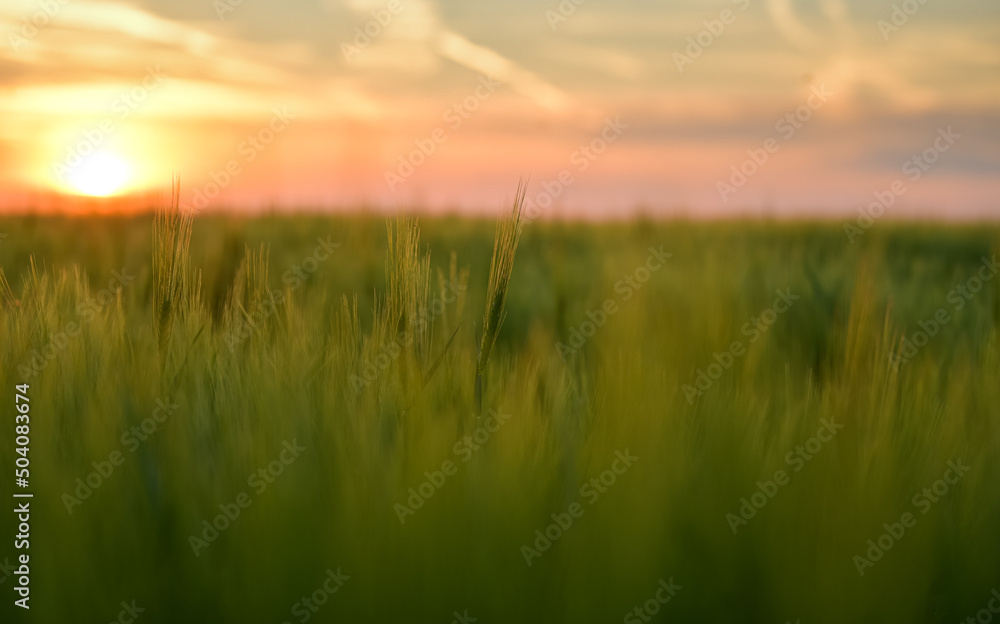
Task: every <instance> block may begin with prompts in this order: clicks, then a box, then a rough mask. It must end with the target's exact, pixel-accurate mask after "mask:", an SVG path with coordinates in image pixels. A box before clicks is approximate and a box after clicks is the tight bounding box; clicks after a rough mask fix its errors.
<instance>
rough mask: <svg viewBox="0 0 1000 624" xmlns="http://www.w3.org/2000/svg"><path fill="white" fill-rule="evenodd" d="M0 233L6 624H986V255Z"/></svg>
mask: <svg viewBox="0 0 1000 624" xmlns="http://www.w3.org/2000/svg"><path fill="white" fill-rule="evenodd" d="M0 232H3V233H5V234H7V236H6V237H5V238H3V239H2V240H0V266H2V269H3V275H4V276H5V277H4V280H3V283H2V285H0V338H2V339H0V361H2V367H0V378H2V382H3V383H2V384H0V388H2V395H0V397H2V398H0V402H2V404H3V405H4V406H5V407H4V409H3V412H4V414H5V419H4V423H3V425H2V430H3V431H4V434H3V444H2V446H0V466H2V473H3V474H4V475H6V476H5V477H4V479H3V480H2V483H3V487H2V488H0V491H2V492H4V493H5V495H6V496H8V497H9V496H10V494H11V493H16V492H19V491H29V492H31V493H33V495H34V498H32V499H31V532H30V551H29V552H30V566H29V567H30V589H31V593H30V596H31V597H30V610H25V609H22V608H18V607H16V606H14V601H15V600H17V599H18V598H19V596H18V593H17V592H16V590H15V589H16V587H17V586H18V583H19V578H20V577H19V576H18V575H17V574H15V569H16V568H17V566H18V564H17V562H16V560H15V550H14V548H13V546H14V545H13V543H12V539H13V536H14V535H15V534H16V533H17V526H16V525H17V516H16V514H12V513H9V512H8V513H5V514H3V519H2V521H0V529H2V531H3V544H4V547H3V549H2V550H0V563H2V562H4V557H6V558H7V563H6V565H5V566H4V567H3V568H2V569H0V572H2V574H0V578H2V579H3V582H2V583H0V589H2V590H3V591H2V595H3V596H4V599H3V606H2V607H0V609H2V611H0V613H3V614H4V615H3V616H2V618H0V619H2V621H4V622H8V621H12V622H13V621H16V622H46V623H47V622H74V623H76V622H80V623H90V622H94V623H105V622H121V623H122V624H127V623H128V622H129V621H133V620H134V621H135V622H138V623H139V624H146V623H148V624H153V623H155V622H165V623H171V624H173V623H188V622H241V623H274V624H281V623H283V622H289V623H293V622H307V621H311V622H371V623H383V622H439V623H441V624H448V623H449V622H471V621H476V622H478V623H479V624H488V623H491V622H496V623H518V622H540V623H541V622H545V623H548V622H626V623H635V622H761V623H774V624H782V623H785V622H801V624H809V623H822V622H829V623H834V622H837V623H846V622H851V623H865V622H872V623H875V622H879V623H882V622H913V623H925V622H926V623H930V622H964V621H966V618H968V617H972V618H973V619H975V618H976V615H977V613H979V614H980V617H981V618H982V617H984V616H983V615H982V612H983V610H985V613H986V615H987V616H989V617H993V613H996V612H991V611H990V606H989V605H991V604H992V605H993V608H996V609H997V611H1000V606H998V605H1000V599H998V598H996V597H997V596H1000V593H998V592H997V590H1000V530H998V529H1000V490H998V483H1000V383H998V381H1000V377H998V373H1000V336H998V328H1000V279H995V277H996V271H997V269H998V268H1000V267H998V266H997V265H996V262H995V259H996V257H997V256H996V254H997V253H998V251H1000V249H998V248H1000V228H998V227H996V226H993V225H974V226H971V225H970V226H958V225H950V226H944V225H940V224H901V223H893V222H890V221H889V220H885V221H882V222H877V223H875V224H873V225H872V226H871V227H870V229H868V230H867V231H865V232H864V233H863V234H861V235H858V236H855V237H854V241H853V243H852V242H851V241H849V239H848V238H849V237H848V236H847V235H846V234H845V231H844V229H843V223H842V222H836V221H829V222H804V221H803V222H776V221H731V222H689V221H683V220H675V221H662V222H658V221H653V220H648V219H640V220H635V221H632V222H622V223H610V224H584V223H567V222H551V221H545V220H534V221H533V220H531V219H530V218H528V217H527V216H526V215H525V213H524V212H523V209H522V207H521V203H520V202H519V201H518V197H517V196H515V197H514V198H513V199H512V200H510V201H508V202H507V204H506V207H504V208H503V210H502V211H501V212H500V218H499V219H498V220H496V221H492V220H486V219H482V220H477V219H471V218H459V217H444V216H442V217H433V218H431V217H421V218H420V219H419V221H417V220H414V219H412V218H405V217H395V216H393V217H390V218H388V219H387V218H386V217H385V216H384V215H378V214H360V213H359V214H354V215H323V216H310V215H306V214H299V215H294V216H288V215H285V216H278V215H263V216H257V217H237V216H220V215H196V216H192V215H189V214H183V213H181V212H178V211H177V210H174V209H172V208H171V207H170V203H169V202H167V203H166V206H165V207H164V208H161V209H160V210H159V211H158V212H157V213H156V214H155V215H154V214H148V215H141V216H134V217H125V216H120V217H86V218H70V217H40V216H34V217H32V216H22V217H10V216H7V217H2V218H0ZM22 384H28V385H29V388H28V389H27V393H26V396H27V398H28V403H27V404H28V405H30V411H29V415H30V423H29V425H30V434H29V435H30V451H29V452H28V459H29V460H30V466H29V471H30V477H29V479H28V480H29V483H30V485H29V486H28V488H26V489H22V488H19V487H18V486H16V485H15V479H14V471H15V465H16V460H17V458H18V457H20V456H21V455H19V454H18V453H17V451H16V446H17V445H16V444H15V431H16V430H15V426H16V423H15V416H16V415H17V413H18V410H17V406H18V405H20V404H22V403H20V402H19V401H21V399H17V398H16V396H15V395H16V394H18V390H17V389H16V387H17V386H19V385H22ZM9 500H10V499H9ZM14 500H21V499H14ZM16 552H22V551H16ZM991 601H992V602H991ZM123 603H124V604H123ZM140 609H141V611H140ZM980 621H984V620H982V619H980Z"/></svg>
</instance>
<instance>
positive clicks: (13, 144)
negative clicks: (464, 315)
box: [0, 0, 1000, 217]
mask: <svg viewBox="0 0 1000 624" xmlns="http://www.w3.org/2000/svg"><path fill="white" fill-rule="evenodd" d="M577 1H578V2H580V0H577ZM904 5H905V7H904ZM895 7H896V8H895V10H894V4H893V2H890V1H888V0H886V1H878V2H862V1H860V0H849V1H848V0H825V1H818V2H804V1H798V2H794V1H793V0H736V1H733V0H713V1H708V2H706V1H703V2H693V1H690V0H673V1H671V2H651V1H648V0H627V1H622V0H616V1H614V2H612V1H610V0H583V1H582V2H580V4H579V5H577V4H575V3H574V2H572V1H571V0H565V2H563V3H562V4H561V5H560V3H559V2H556V1H552V2H541V3H537V2H526V1H521V0H514V1H507V2H497V1H495V2H482V1H480V2H458V1H457V0H391V1H389V0H319V1H309V2H305V1H297V0H296V1H286V2H275V1H266V0H242V1H240V0H229V1H228V2H226V1H225V0H218V1H216V2H212V0H196V1H195V0H173V1H171V2H167V1H166V0H148V1H145V2H131V3H118V2H104V1H101V2H94V1H89V0H64V1H60V0H32V1H21V0H3V2H2V3H0V37H2V39H0V89H2V91H0V206H4V207H8V208H9V207H21V206H22V205H23V204H25V203H44V202H45V201H52V199H51V198H52V197H53V195H54V192H66V193H77V194H86V195H115V194H121V193H142V192H148V191H152V190H157V189H166V188H167V187H168V186H169V182H170V178H171V175H172V174H174V173H177V174H179V175H180V177H181V182H182V186H183V195H184V201H185V203H188V204H192V205H198V206H199V207H201V205H202V204H204V205H206V206H220V205H221V206H230V207H237V208H239V207H248V208H253V207H261V206H269V205H278V206H282V207H287V208H299V207H306V208H324V207H329V206H357V205H361V204H365V205H372V206H380V207H387V208H393V207H396V206H414V205H419V206H423V207H427V208H431V209H452V208H460V209H469V210H477V211H492V210H494V209H495V208H496V207H497V205H498V204H499V202H500V200H502V199H503V198H504V196H509V195H510V194H511V192H512V191H513V189H514V187H515V186H516V184H517V180H518V178H519V177H521V176H530V177H531V189H530V193H529V195H531V196H532V197H536V198H537V197H539V193H544V191H545V189H546V188H549V189H551V194H552V195H553V198H552V201H551V202H549V201H547V200H545V199H542V200H541V201H542V202H544V203H545V204H549V206H548V207H547V208H546V210H547V211H548V212H549V213H550V214H553V215H562V216H575V215H581V216H620V215H628V214H632V213H633V211H635V210H637V209H642V210H644V211H647V212H650V213H653V214H675V213H677V212H681V213H686V214H695V215H709V216H711V215H717V214H722V213H731V212H748V213H750V214H761V213H763V214H788V213H795V214H798V213H799V212H800V211H802V210H808V211H812V213H814V214H824V215H828V214H831V213H849V212H854V211H855V210H856V209H857V207H858V206H860V205H863V204H868V203H870V202H871V201H873V199H872V198H873V197H874V193H876V192H885V191H887V190H888V189H890V188H891V186H892V184H893V182H894V181H896V180H900V181H902V183H903V185H904V187H905V193H903V194H902V196H901V197H899V198H898V201H896V202H894V203H893V205H892V206H891V207H890V208H889V209H888V211H887V212H891V213H892V214H896V215H900V216H903V215H915V214H930V215H935V216H946V217H956V216H983V215H994V214H1000V206H998V204H997V197H998V195H1000V149H998V147H1000V5H998V4H997V3H996V2H995V1H992V0H980V1H965V0H957V1H949V2H945V0H926V2H925V3H924V4H920V3H919V2H918V1H917V0H908V2H907V3H904V2H899V1H897V2H896V3H895ZM904 9H906V10H909V12H910V13H912V15H908V14H907V13H906V11H905V10H904ZM894 12H895V15H894ZM880 20H881V23H880ZM894 20H895V25H894ZM380 22H381V23H380ZM366 30H367V32H368V34H364V33H365V31H366ZM713 30H714V31H715V32H714V33H713V32H711V31H713ZM689 37H690V38H691V39H689ZM810 105H811V107H810ZM803 107H804V108H803ZM796 114H798V115H799V120H796V119H795V115H796ZM786 115H792V117H791V118H790V119H789V118H786ZM803 118H806V120H805V121H801V120H802V119H803ZM783 119H784V121H782V120H783ZM949 128H950V130H949ZM769 139H770V141H769ZM935 142H936V144H937V147H934V146H935ZM586 146H591V148H592V149H593V151H590V149H588V150H587V151H586V152H584V151H581V148H582V147H586ZM944 148H946V149H944ZM748 150H749V151H748ZM925 150H930V151H928V152H927V153H926V154H925ZM84 154H86V155H84ZM922 154H923V155H924V157H925V158H927V159H930V160H933V161H934V162H933V163H930V162H927V163H924V162H923V158H921V160H920V162H911V163H910V165H907V162H908V161H910V160H911V159H912V158H913V157H914V156H918V157H920V156H921V155H922ZM752 158H757V160H758V162H754V161H753V160H749V161H748V159H752ZM745 161H748V162H745ZM741 166H742V167H743V169H744V173H745V172H748V171H749V172H750V173H751V175H748V176H745V180H744V179H742V178H743V176H742V175H741V174H739V173H736V174H734V170H733V168H734V167H736V168H739V167H741ZM917 170H919V173H920V176H919V178H916V177H915V175H916V174H915V172H916V171H917ZM560 177H561V178H562V181H560ZM216 191H217V194H216ZM207 195H214V198H212V199H210V200H209V199H208V198H207V197H206V196H207ZM555 195H558V197H555ZM199 197H205V199H204V200H201V199H199Z"/></svg>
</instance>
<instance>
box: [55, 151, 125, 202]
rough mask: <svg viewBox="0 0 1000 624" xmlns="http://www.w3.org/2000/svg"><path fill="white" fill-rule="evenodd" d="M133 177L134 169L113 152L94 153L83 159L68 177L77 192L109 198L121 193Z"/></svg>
mask: <svg viewBox="0 0 1000 624" xmlns="http://www.w3.org/2000/svg"><path fill="white" fill-rule="evenodd" d="M131 176H132V167H131V166H130V165H129V163H128V162H126V161H125V159H123V158H122V157H121V156H119V155H118V154H115V153H113V152H108V151H102V152H94V153H93V154H91V155H90V156H88V157H86V158H84V159H83V162H81V163H80V164H79V165H78V166H77V167H76V168H75V169H74V170H73V171H72V172H71V173H70V174H69V175H68V176H67V181H68V182H69V185H70V186H71V187H72V188H73V189H74V190H75V191H77V192H79V193H81V194H83V195H90V196H92V197H108V196H110V195H114V194H116V193H118V192H120V191H121V190H122V189H123V188H124V187H125V185H126V184H127V183H128V181H129V179H130V178H131Z"/></svg>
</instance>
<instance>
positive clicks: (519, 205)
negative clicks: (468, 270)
mask: <svg viewBox="0 0 1000 624" xmlns="http://www.w3.org/2000/svg"><path fill="white" fill-rule="evenodd" d="M526 192H527V184H526V182H525V181H524V180H521V181H519V182H518V183H517V192H516V193H515V194H514V205H513V207H512V209H511V214H510V216H509V217H506V218H501V219H500V220H499V221H498V222H497V229H496V235H495V237H494V238H493V259H492V260H491V261H490V281H489V284H488V285H487V287H486V313H485V315H484V317H483V335H482V338H481V340H480V343H479V355H478V357H477V359H476V388H475V392H476V410H477V413H482V409H483V374H484V373H485V372H486V365H487V364H488V363H489V361H490V354H491V353H492V352H493V345H494V344H495V343H496V340H497V335H498V334H499V333H500V326H501V325H503V321H504V317H505V316H506V312H505V310H504V305H505V304H506V302H507V288H508V286H509V285H510V275H511V272H512V271H513V270H514V254H515V253H516V252H517V244H518V242H519V241H520V240H521V230H522V229H523V228H524V222H523V221H522V220H521V212H522V209H523V207H524V195H525V193H526Z"/></svg>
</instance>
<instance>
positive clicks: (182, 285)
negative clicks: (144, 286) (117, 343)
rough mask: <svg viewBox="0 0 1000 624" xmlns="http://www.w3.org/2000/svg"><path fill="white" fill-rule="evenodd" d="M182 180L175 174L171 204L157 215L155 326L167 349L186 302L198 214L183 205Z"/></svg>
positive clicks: (154, 232)
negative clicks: (181, 206)
mask: <svg viewBox="0 0 1000 624" xmlns="http://www.w3.org/2000/svg"><path fill="white" fill-rule="evenodd" d="M180 195H181V182H180V179H179V178H174V180H173V185H172V193H171V199H170V204H169V205H167V206H162V205H161V206H160V207H159V208H157V210H156V214H155V216H154V218H153V281H154V283H155V291H154V294H153V296H154V300H153V314H154V315H155V318H154V322H153V327H154V329H155V330H156V338H157V341H158V344H159V348H160V357H161V358H162V357H163V356H164V354H165V352H166V346H167V343H168V342H169V339H170V332H171V330H172V329H173V324H174V320H175V318H176V317H177V314H178V312H179V311H180V310H181V309H183V308H184V306H185V305H186V303H187V302H186V301H185V299H186V298H187V296H188V294H189V292H188V291H189V287H190V284H189V275H188V269H189V264H190V257H189V254H188V251H189V247H190V245H191V226H192V224H193V222H194V214H193V213H192V212H190V211H184V210H181V208H180Z"/></svg>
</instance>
